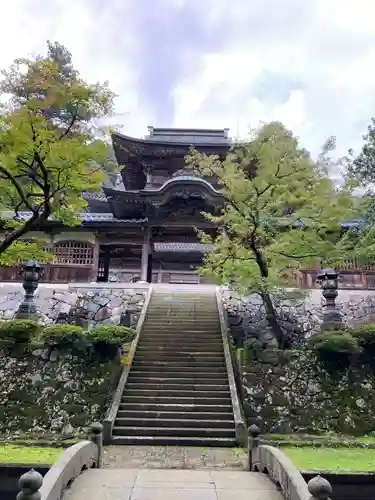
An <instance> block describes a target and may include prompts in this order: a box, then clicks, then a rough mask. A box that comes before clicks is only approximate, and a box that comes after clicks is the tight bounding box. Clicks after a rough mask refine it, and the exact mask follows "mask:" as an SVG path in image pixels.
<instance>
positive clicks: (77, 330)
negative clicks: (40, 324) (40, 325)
mask: <svg viewBox="0 0 375 500" xmlns="http://www.w3.org/2000/svg"><path fill="white" fill-rule="evenodd" d="M86 338H87V333H86V332H85V330H84V329H83V328H81V327H80V326H76V325H69V324H62V323H57V324H54V325H47V326H46V327H45V328H44V329H43V330H42V333H41V335H40V340H41V341H42V342H43V343H44V344H46V345H50V346H69V345H78V344H81V343H82V341H85V340H86Z"/></svg>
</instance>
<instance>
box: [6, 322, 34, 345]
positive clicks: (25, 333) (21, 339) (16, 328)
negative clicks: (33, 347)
mask: <svg viewBox="0 0 375 500" xmlns="http://www.w3.org/2000/svg"><path fill="white" fill-rule="evenodd" d="M39 331H40V325H39V324H38V322H37V321H33V320H30V319H13V320H11V321H2V322H1V323H0V343H1V344H3V345H14V344H27V343H28V342H29V341H30V340H32V339H33V338H35V337H36V336H37V335H38V333H39Z"/></svg>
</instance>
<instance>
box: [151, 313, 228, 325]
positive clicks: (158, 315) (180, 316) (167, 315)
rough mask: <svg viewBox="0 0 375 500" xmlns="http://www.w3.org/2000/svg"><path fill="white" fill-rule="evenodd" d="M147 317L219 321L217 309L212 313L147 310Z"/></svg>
mask: <svg viewBox="0 0 375 500" xmlns="http://www.w3.org/2000/svg"><path fill="white" fill-rule="evenodd" d="M146 318H147V319H155V320H159V319H165V320H170V321H178V320H182V321H213V322H214V323H219V322H220V320H219V318H218V314H217V311H216V312H214V313H210V314H209V313H199V312H197V311H192V312H190V313H186V312H185V313H183V312H176V313H171V312H170V311H168V310H164V311H157V312H156V311H155V310H149V311H148V312H147V315H146Z"/></svg>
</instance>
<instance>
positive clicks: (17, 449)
mask: <svg viewBox="0 0 375 500" xmlns="http://www.w3.org/2000/svg"><path fill="white" fill-rule="evenodd" d="M64 451H65V450H64V449H63V448H45V447H41V448H38V447H34V446H16V445H13V444H0V462H2V463H9V464H30V465H34V464H35V465H38V464H45V465H52V464H53V463H54V462H56V460H57V459H58V458H59V457H60V456H61V455H62V454H63V453H64Z"/></svg>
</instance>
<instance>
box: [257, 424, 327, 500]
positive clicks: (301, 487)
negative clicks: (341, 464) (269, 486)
mask: <svg viewBox="0 0 375 500" xmlns="http://www.w3.org/2000/svg"><path fill="white" fill-rule="evenodd" d="M259 434H260V431H259V428H258V427H257V426H256V425H252V426H250V428H249V432H248V435H249V441H248V453H249V467H250V471H252V472H253V471H254V472H262V473H264V474H267V475H268V477H269V478H270V479H271V481H272V482H273V483H275V484H276V485H277V486H278V487H279V488H280V490H281V492H282V494H283V496H284V498H285V499H286V500H314V499H319V500H328V499H329V497H330V495H331V494H332V486H331V484H330V483H329V482H328V481H327V480H326V479H324V478H322V477H320V476H316V477H315V478H313V479H311V480H310V481H309V482H308V483H306V481H305V480H304V478H303V476H302V474H301V473H300V471H299V470H298V469H297V467H296V466H295V465H294V464H293V462H292V461H291V460H290V458H288V457H287V456H286V455H285V454H284V453H283V452H282V451H281V450H280V449H279V448H275V447H274V446H268V445H265V444H260V438H259Z"/></svg>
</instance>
